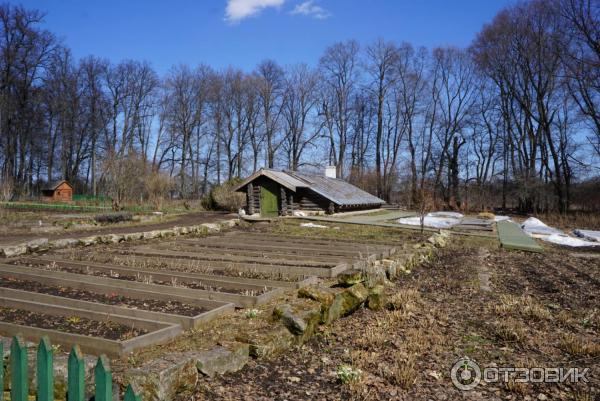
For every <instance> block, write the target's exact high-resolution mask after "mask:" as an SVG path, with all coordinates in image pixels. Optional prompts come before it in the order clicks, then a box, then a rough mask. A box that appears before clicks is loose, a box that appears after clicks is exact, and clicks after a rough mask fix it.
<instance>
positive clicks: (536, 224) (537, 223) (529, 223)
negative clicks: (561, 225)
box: [521, 217, 565, 239]
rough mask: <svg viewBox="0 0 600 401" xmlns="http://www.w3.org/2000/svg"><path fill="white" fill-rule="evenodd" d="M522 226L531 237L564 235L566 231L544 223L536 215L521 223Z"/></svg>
mask: <svg viewBox="0 0 600 401" xmlns="http://www.w3.org/2000/svg"><path fill="white" fill-rule="evenodd" d="M521 228H522V229H523V231H525V232H526V233H527V234H529V236H530V237H535V238H542V239H543V237H544V236H548V235H553V234H557V235H564V234H565V233H564V232H563V231H562V230H559V229H556V228H553V227H550V226H548V225H546V224H544V222H543V221H541V220H539V219H536V218H535V217H530V218H528V219H527V220H525V221H524V222H523V224H521Z"/></svg>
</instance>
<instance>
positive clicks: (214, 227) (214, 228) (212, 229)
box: [200, 223, 221, 233]
mask: <svg viewBox="0 0 600 401" xmlns="http://www.w3.org/2000/svg"><path fill="white" fill-rule="evenodd" d="M200 226H201V227H204V228H205V229H206V230H207V231H208V232H209V233H218V232H219V231H221V226H220V225H218V224H215V223H202V224H200Z"/></svg>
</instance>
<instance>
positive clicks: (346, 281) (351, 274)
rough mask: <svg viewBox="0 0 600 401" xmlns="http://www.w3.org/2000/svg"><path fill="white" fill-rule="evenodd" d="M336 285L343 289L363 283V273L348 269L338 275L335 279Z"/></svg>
mask: <svg viewBox="0 0 600 401" xmlns="http://www.w3.org/2000/svg"><path fill="white" fill-rule="evenodd" d="M337 279H338V283H339V284H340V285H343V286H344V287H351V286H353V285H354V284H358V283H362V282H363V281H365V277H364V275H363V272H362V271H360V270H357V269H349V270H346V271H343V272H342V273H340V274H339V275H338V277H337Z"/></svg>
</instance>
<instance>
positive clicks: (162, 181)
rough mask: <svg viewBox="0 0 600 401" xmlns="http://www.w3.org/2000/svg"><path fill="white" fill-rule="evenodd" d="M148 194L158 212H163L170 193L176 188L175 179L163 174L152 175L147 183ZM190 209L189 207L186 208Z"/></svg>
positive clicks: (155, 173)
mask: <svg viewBox="0 0 600 401" xmlns="http://www.w3.org/2000/svg"><path fill="white" fill-rule="evenodd" d="M145 186H146V192H148V197H149V198H150V202H152V204H153V206H154V208H155V209H156V210H161V209H162V206H163V202H164V200H165V198H166V197H167V196H168V195H169V191H171V190H172V189H174V188H175V185H174V182H173V179H172V178H171V177H169V176H168V175H167V174H164V173H161V172H154V173H152V174H151V175H150V176H149V177H148V178H147V179H146V182H145ZM186 209H189V207H186Z"/></svg>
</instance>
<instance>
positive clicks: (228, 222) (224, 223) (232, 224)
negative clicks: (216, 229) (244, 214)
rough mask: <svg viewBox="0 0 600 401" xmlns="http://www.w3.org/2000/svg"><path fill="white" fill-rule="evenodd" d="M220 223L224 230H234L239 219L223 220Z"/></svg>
mask: <svg viewBox="0 0 600 401" xmlns="http://www.w3.org/2000/svg"><path fill="white" fill-rule="evenodd" d="M220 223H221V226H222V227H224V228H233V227H235V226H236V225H237V223H238V220H237V219H231V220H223V221H221V222H220Z"/></svg>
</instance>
